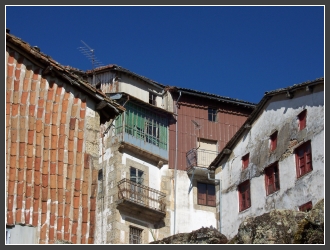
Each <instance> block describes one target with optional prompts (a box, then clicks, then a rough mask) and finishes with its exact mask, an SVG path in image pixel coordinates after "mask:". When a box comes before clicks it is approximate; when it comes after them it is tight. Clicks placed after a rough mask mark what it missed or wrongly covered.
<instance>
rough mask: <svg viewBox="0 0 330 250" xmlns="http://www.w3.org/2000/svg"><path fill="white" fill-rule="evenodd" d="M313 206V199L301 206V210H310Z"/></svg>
mask: <svg viewBox="0 0 330 250" xmlns="http://www.w3.org/2000/svg"><path fill="white" fill-rule="evenodd" d="M312 208H313V204H312V202H311V201H309V202H307V203H305V204H303V205H301V206H299V211H302V212H308V211H310V210H311V209H312Z"/></svg>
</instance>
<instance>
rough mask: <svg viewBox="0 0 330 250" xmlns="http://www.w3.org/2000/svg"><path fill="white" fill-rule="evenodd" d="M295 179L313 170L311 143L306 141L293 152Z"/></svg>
mask: <svg viewBox="0 0 330 250" xmlns="http://www.w3.org/2000/svg"><path fill="white" fill-rule="evenodd" d="M295 154H296V170H297V178H299V177H301V176H303V175H305V174H307V173H308V172H310V171H312V170H313V166H312V150H311V142H310V141H307V142H305V143H304V144H302V145H300V146H299V147H298V148H296V150H295Z"/></svg>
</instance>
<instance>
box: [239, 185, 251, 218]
mask: <svg viewBox="0 0 330 250" xmlns="http://www.w3.org/2000/svg"><path fill="white" fill-rule="evenodd" d="M238 196H239V211H240V212H241V211H243V210H245V209H247V208H249V207H251V199H250V180H247V181H244V182H243V183H241V184H240V185H238Z"/></svg>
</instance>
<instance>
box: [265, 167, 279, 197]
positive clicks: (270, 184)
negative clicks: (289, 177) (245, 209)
mask: <svg viewBox="0 0 330 250" xmlns="http://www.w3.org/2000/svg"><path fill="white" fill-rule="evenodd" d="M265 185H266V194H267V195H270V194H272V193H274V192H276V191H278V190H280V176H279V172H278V163H277V162H276V163H274V164H272V165H270V166H269V167H267V168H265Z"/></svg>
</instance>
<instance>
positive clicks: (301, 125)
mask: <svg viewBox="0 0 330 250" xmlns="http://www.w3.org/2000/svg"><path fill="white" fill-rule="evenodd" d="M306 118H307V109H305V110H303V111H301V112H300V113H299V115H298V121H299V125H298V127H299V130H303V129H304V128H306Z"/></svg>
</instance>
